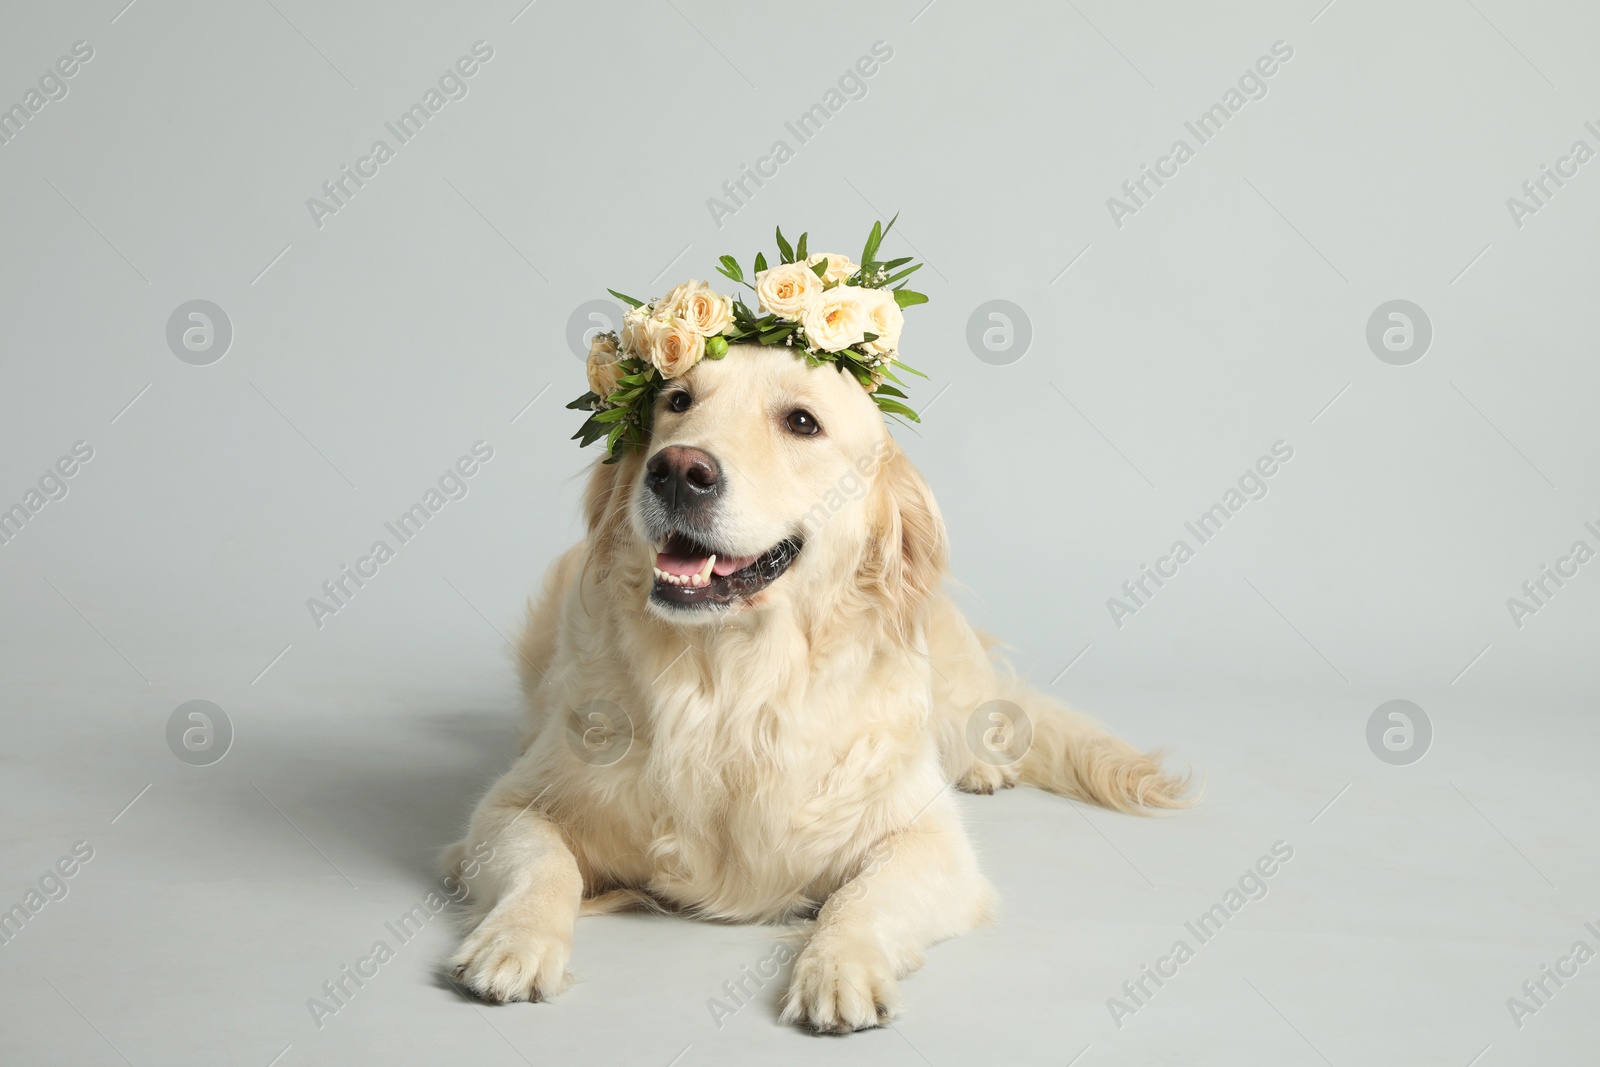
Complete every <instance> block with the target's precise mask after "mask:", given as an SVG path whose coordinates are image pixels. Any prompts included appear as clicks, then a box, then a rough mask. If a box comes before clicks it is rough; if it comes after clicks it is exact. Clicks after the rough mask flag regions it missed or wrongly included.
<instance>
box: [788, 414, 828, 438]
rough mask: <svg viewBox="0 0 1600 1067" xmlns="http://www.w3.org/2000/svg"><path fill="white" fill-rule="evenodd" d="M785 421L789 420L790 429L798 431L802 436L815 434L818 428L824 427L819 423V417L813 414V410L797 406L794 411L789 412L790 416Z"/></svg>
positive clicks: (793, 431)
mask: <svg viewBox="0 0 1600 1067" xmlns="http://www.w3.org/2000/svg"><path fill="white" fill-rule="evenodd" d="M785 421H787V422H788V424H789V431H790V432H791V433H797V434H799V435H800V436H801V437H810V436H811V435H812V434H815V433H816V432H817V431H818V430H820V429H822V427H821V426H820V425H819V424H818V423H817V417H816V416H815V415H813V414H811V412H809V411H807V410H806V409H805V408H795V409H794V410H793V411H791V412H789V417H788V419H787V420H785Z"/></svg>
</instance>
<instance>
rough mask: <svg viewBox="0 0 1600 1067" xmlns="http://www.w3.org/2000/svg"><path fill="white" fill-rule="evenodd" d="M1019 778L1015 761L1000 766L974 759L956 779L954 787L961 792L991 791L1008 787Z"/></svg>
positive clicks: (1014, 783)
mask: <svg viewBox="0 0 1600 1067" xmlns="http://www.w3.org/2000/svg"><path fill="white" fill-rule="evenodd" d="M1019 778H1020V771H1019V770H1018V766H1017V764H1015V763H1012V764H1009V765H1007V766H1003V767H1001V766H996V765H995V764H993V763H984V762H983V761H982V760H974V761H973V763H972V766H971V767H968V768H967V773H966V774H963V775H962V776H961V777H960V778H957V779H956V788H957V789H959V790H961V791H962V792H963V793H993V792H995V791H997V790H1000V789H1010V788H1011V787H1012V786H1014V785H1016V784H1017V782H1018V780H1019Z"/></svg>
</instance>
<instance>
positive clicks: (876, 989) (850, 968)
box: [783, 948, 900, 1034]
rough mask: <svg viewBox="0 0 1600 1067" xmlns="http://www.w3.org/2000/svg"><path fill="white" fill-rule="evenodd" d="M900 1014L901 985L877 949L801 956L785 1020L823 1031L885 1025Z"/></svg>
mask: <svg viewBox="0 0 1600 1067" xmlns="http://www.w3.org/2000/svg"><path fill="white" fill-rule="evenodd" d="M899 1014H900V986H899V983H898V982H897V981H895V977H894V971H893V970H892V969H891V968H890V966H889V962H888V960H886V959H884V958H883V955H882V954H881V953H880V952H878V951H877V950H876V949H865V948H863V949H855V950H850V949H847V950H845V951H843V952H833V951H828V950H820V951H816V952H813V951H810V950H807V951H805V952H803V953H801V954H800V958H799V959H798V960H797V961H795V967H794V976H793V978H792V979H791V980H790V983H789V992H788V995H787V997H786V998H785V1001H784V1006H783V1021H784V1022H786V1023H791V1024H797V1025H800V1026H804V1027H806V1028H807V1029H809V1030H814V1031H816V1032H817V1033H819V1034H848V1033H851V1032H852V1031H855V1030H868V1029H871V1028H872V1027H875V1026H883V1025H884V1024H886V1023H888V1022H889V1021H890V1020H891V1019H893V1018H894V1017H895V1016H897V1015H899Z"/></svg>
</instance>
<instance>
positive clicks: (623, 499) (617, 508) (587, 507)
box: [583, 455, 638, 557]
mask: <svg viewBox="0 0 1600 1067" xmlns="http://www.w3.org/2000/svg"><path fill="white" fill-rule="evenodd" d="M637 470H638V460H637V458H636V457H634V456H631V455H630V456H625V457H623V459H621V460H620V461H618V462H616V463H596V464H595V465H594V469H593V471H591V472H590V474H589V485H588V487H587V488H585V489H584V491H583V518H584V522H585V524H586V525H587V527H588V530H589V543H590V545H591V546H593V548H596V549H599V550H600V553H601V555H602V556H604V557H609V555H610V551H609V550H610V548H611V546H612V544H613V542H614V541H615V540H616V537H617V535H618V534H619V533H620V532H621V527H622V525H623V524H624V523H626V522H627V521H628V488H629V486H630V485H632V484H633V477H634V475H635V474H636V473H637Z"/></svg>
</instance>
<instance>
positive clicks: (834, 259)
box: [806, 252, 861, 285]
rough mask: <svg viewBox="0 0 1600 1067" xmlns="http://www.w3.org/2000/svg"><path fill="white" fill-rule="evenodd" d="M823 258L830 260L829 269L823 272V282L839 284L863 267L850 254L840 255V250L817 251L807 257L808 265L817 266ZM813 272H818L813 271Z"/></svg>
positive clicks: (825, 283)
mask: <svg viewBox="0 0 1600 1067" xmlns="http://www.w3.org/2000/svg"><path fill="white" fill-rule="evenodd" d="M823 260H827V261H828V266H827V269H826V270H824V271H823V272H822V284H824V285H838V284H840V283H842V282H843V281H844V280H845V279H846V278H848V277H850V275H852V274H854V273H855V272H856V271H858V270H860V269H861V264H859V263H856V262H855V261H853V260H852V259H851V258H850V257H849V256H845V255H840V254H839V253H838V252H817V253H815V254H814V255H809V256H807V257H806V266H808V267H815V266H816V265H817V264H818V263H821V262H822V261H823ZM812 273H816V272H815V271H813V272H812Z"/></svg>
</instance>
